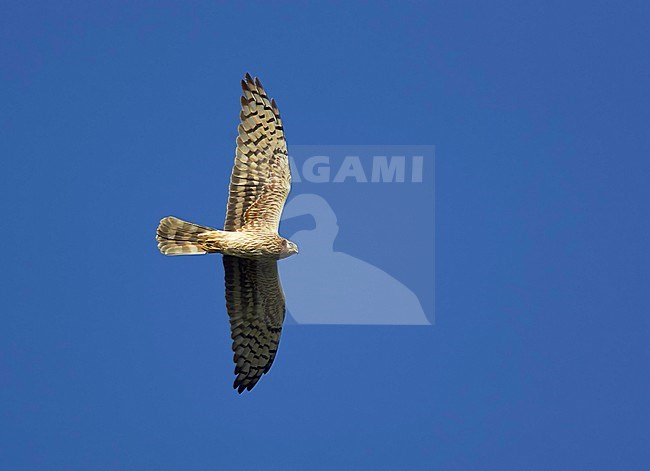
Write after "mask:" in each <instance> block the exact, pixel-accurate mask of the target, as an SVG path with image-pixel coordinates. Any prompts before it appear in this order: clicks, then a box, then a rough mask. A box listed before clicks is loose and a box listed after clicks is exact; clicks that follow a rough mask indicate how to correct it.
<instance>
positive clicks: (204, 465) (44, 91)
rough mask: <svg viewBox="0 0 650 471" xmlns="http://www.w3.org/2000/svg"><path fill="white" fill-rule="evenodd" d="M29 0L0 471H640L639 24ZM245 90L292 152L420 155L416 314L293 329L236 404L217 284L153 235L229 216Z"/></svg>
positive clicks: (6, 6)
mask: <svg viewBox="0 0 650 471" xmlns="http://www.w3.org/2000/svg"><path fill="white" fill-rule="evenodd" d="M24 3H25V2H3V5H2V7H0V81H1V86H0V129H2V138H1V139H0V156H1V158H2V160H1V162H2V172H0V191H1V192H2V197H1V198H0V210H1V214H2V216H3V218H2V223H0V227H1V228H2V232H3V234H4V240H5V245H4V246H5V250H4V251H3V256H2V260H3V262H2V265H3V270H2V275H0V276H1V280H0V281H1V283H0V307H1V316H0V349H1V350H0V384H1V387H0V468H2V469H25V470H26V469H39V470H40V469H66V470H70V469H80V470H113V469H138V470H140V469H157V470H163V469H170V470H173V469H224V468H231V467H235V466H236V467H237V468H238V469H294V468H297V469H391V470H392V469H414V470H415V469H440V470H466V469H498V470H504V469H516V470H520V469H527V470H537V469H539V470H546V469H589V470H596V469H606V470H609V469H626V470H635V469H639V470H640V469H647V466H648V462H649V461H650V456H649V452H648V447H647V437H648V428H649V427H648V426H649V422H650V421H649V417H648V400H647V398H648V397H649V393H650V391H649V388H648V386H649V384H650V381H649V379H648V360H649V358H648V356H649V355H648V354H649V351H648V334H649V333H650V332H649V331H650V325H649V322H648V312H649V311H650V309H649V304H650V303H649V300H650V299H649V297H650V296H649V295H648V285H649V282H650V277H649V272H648V264H649V263H650V257H649V251H648V240H649V236H650V224H649V218H648V210H649V209H650V208H649V207H648V201H650V191H649V190H648V179H649V177H650V164H649V163H648V155H650V139H649V137H648V124H649V123H650V119H649V118H650V116H649V114H650V112H649V110H650V106H649V104H650V103H649V99H648V77H649V76H650V65H649V62H648V55H647V51H648V49H649V48H650V41H649V39H650V34H649V33H648V28H647V22H648V21H647V20H648V17H649V14H650V10H649V8H648V6H647V3H645V2H626V3H625V4H624V5H623V6H621V5H620V4H615V3H614V2H609V3H608V2H570V4H567V2H519V3H516V4H515V3H514V2H507V3H506V2H480V3H479V2H474V3H466V2H446V3H444V4H443V3H433V2H431V3H427V4H420V3H408V4H404V3H402V4H397V3H394V4H384V3H378V4H374V5H369V4H361V3H353V2H346V3H337V4H329V5H316V4H305V5H298V4H295V5H290V4H283V5H282V4H278V5H274V6H268V5H264V4H263V3H256V2H246V3H245V4H238V5H237V6H233V5H230V6H228V5H221V4H219V3H217V2H192V3H191V5H190V4H186V3H181V2H177V3H164V2H137V4H134V3H133V2H129V3H126V2H125V3H120V2H111V5H102V6H100V5H98V4H96V3H90V2H59V3H57V4H56V5H54V4H52V3H48V4H45V3H43V4H39V3H37V2H32V3H30V4H29V5H26V4H24ZM246 71H249V72H251V73H252V74H254V75H257V76H259V77H261V78H262V79H263V83H264V84H265V86H266V87H267V89H269V91H270V93H271V95H273V96H274V97H276V98H277V100H278V104H279V106H280V109H281V112H282V115H283V119H284V124H285V127H286V130H287V136H288V140H289V146H291V144H292V143H293V144H305V145H337V144H374V145H381V144H384V145H408V144H434V145H435V146H436V190H435V196H436V200H435V207H436V229H435V245H436V268H435V274H436V281H435V291H436V295H435V299H436V301H435V303H436V305H435V307H436V323H435V325H434V326H432V327H407V326H401V327H400V326H397V327H386V326H382V327H380V326H375V327H367V326H366V327H363V326H298V325H291V326H287V328H286V329H285V332H284V335H283V339H282V343H281V347H280V352H279V355H278V359H277V362H276V364H275V365H274V367H273V369H272V370H271V372H270V374H269V375H267V377H265V378H263V379H262V381H261V382H260V384H259V385H258V387H257V388H256V389H255V390H254V391H253V392H252V393H251V394H248V395H243V396H238V395H237V394H235V393H234V392H233V390H232V389H231V382H232V379H233V377H232V365H231V355H230V350H229V348H230V340H229V333H228V330H227V321H226V314H225V310H224V302H223V288H222V276H223V274H222V268H221V265H220V263H219V262H218V260H217V258H216V257H213V258H208V257H202V258H189V259H173V260H171V259H168V258H165V257H163V256H161V255H160V254H159V253H158V252H157V249H156V247H155V243H154V241H153V234H154V230H155V226H156V224H157V221H158V220H159V218H161V217H163V216H165V215H167V214H175V215H178V216H182V217H184V218H187V219H189V220H194V221H197V222H200V223H203V224H209V225H215V226H219V225H220V224H221V221H222V220H223V214H224V209H225V187H226V183H227V179H228V175H229V172H230V166H231V164H232V158H233V152H234V151H233V148H234V139H235V136H236V124H237V114H238V108H239V102H238V94H239V88H238V87H239V85H238V82H239V80H240V79H241V77H242V76H243V74H244V73H245V72H246ZM400 204H403V202H400ZM398 210H399V208H396V207H390V206H387V208H386V211H387V212H389V211H393V212H395V211H398ZM343 235H345V234H343ZM433 240H434V234H431V241H432V242H433ZM369 243H372V240H371V241H368V240H366V239H365V238H361V237H355V236H354V234H351V233H349V234H347V235H345V237H344V239H342V241H341V246H342V249H345V251H346V252H349V253H358V252H362V251H363V250H365V249H367V247H368V244H369ZM395 263H397V262H395ZM419 269H420V266H419V265H413V266H412V270H416V271H417V270H419ZM431 288H432V289H433V282H432V286H431Z"/></svg>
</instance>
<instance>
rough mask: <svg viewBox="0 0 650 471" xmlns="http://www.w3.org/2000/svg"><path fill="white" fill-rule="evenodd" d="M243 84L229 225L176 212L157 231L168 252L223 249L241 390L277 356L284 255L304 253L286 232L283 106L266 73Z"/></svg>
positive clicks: (286, 163) (282, 307) (286, 164)
mask: <svg viewBox="0 0 650 471" xmlns="http://www.w3.org/2000/svg"><path fill="white" fill-rule="evenodd" d="M242 90H243V96H242V97H241V107H242V109H241V113H240V121H241V122H240V124H239V127H238V131H239V132H238V136H237V148H236V155H235V163H234V166H233V169H232V175H231V177H230V188H229V194H228V206H227V208H226V221H225V223H224V228H223V230H217V229H212V228H210V227H206V226H200V225H198V224H194V223H191V222H186V221H183V220H181V219H178V218H175V217H173V216H168V217H166V218H164V219H162V220H161V221H160V225H159V226H158V230H157V232H156V239H157V241H158V248H159V249H160V251H161V252H162V253H163V254H165V255H200V254H207V253H220V254H223V265H224V274H225V287H226V308H227V311H228V316H229V318H230V329H231V337H232V340H233V344H232V349H233V351H234V354H235V355H234V361H235V374H236V375H237V377H236V378H235V383H234V387H235V388H236V389H237V391H238V392H240V393H241V392H242V391H244V390H246V389H247V390H250V389H252V388H253V386H255V384H257V382H258V381H259V379H260V378H261V377H262V375H263V374H265V373H267V372H268V371H269V368H271V365H272V364H273V360H274V359H275V355H276V352H277V349H278V344H279V342H280V333H281V330H282V323H283V321H284V315H285V301H284V293H283V291H282V286H281V285H280V277H279V275H278V268H277V260H279V259H282V258H286V257H289V256H290V255H293V254H296V253H298V247H297V246H296V245H295V244H294V243H293V242H291V241H289V240H287V239H285V238H283V237H281V236H280V235H279V234H278V228H279V225H280V217H281V215H282V209H283V207H284V203H285V201H286V199H287V196H288V195H289V191H290V189H291V173H290V171H289V159H288V156H287V147H286V143H285V139H284V128H283V127H282V121H281V119H280V112H279V111H278V107H277V106H276V104H275V101H273V100H269V98H268V96H267V95H266V92H265V91H264V88H263V87H262V84H261V83H260V81H259V80H258V79H253V78H252V77H251V76H250V75H248V74H246V78H245V80H242Z"/></svg>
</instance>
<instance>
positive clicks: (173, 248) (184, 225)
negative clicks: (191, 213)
mask: <svg viewBox="0 0 650 471" xmlns="http://www.w3.org/2000/svg"><path fill="white" fill-rule="evenodd" d="M213 230H214V229H211V228H209V227H205V226H199V225H198V224H194V223H191V222H186V221H182V220H181V219H178V218H175V217H174V216H167V217H166V218H164V219H161V220H160V224H159V225H158V230H157V231H156V240H157V241H158V248H159V249H160V251H161V252H162V253H164V254H165V255H201V254H204V253H208V252H207V251H206V250H205V249H204V248H203V247H202V246H201V244H200V243H199V234H201V233H204V232H209V231H213Z"/></svg>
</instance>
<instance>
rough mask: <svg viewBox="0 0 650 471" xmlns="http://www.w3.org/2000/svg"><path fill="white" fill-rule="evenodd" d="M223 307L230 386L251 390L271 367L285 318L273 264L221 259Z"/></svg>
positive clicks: (279, 285)
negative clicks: (231, 367) (232, 375)
mask: <svg viewBox="0 0 650 471" xmlns="http://www.w3.org/2000/svg"><path fill="white" fill-rule="evenodd" d="M223 265H224V272H225V279H226V308H227V310H228V316H229V317H230V329H231V336H232V340H233V344H232V349H233V351H234V352H235V356H234V360H235V365H236V366H235V374H236V375H237V378H235V383H234V387H235V389H237V391H238V392H240V393H241V392H243V391H244V390H245V389H248V390H251V389H252V388H253V386H255V384H257V382H258V381H259V379H260V378H261V377H262V375H263V374H265V373H267V372H268V371H269V369H270V368H271V365H272V364H273V360H274V359H275V355H276V352H277V350H278V344H279V343H280V333H281V331H282V322H283V321H284V315H285V302H284V294H283V292H282V286H281V284H280V276H279V274H278V267H277V262H276V261H275V260H249V259H243V258H238V257H231V256H227V255H226V256H224V257H223Z"/></svg>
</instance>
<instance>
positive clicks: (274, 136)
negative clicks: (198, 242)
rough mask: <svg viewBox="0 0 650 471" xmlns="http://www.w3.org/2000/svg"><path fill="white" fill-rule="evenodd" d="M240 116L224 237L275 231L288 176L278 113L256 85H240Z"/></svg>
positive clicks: (247, 81)
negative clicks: (240, 231) (229, 232)
mask: <svg viewBox="0 0 650 471" xmlns="http://www.w3.org/2000/svg"><path fill="white" fill-rule="evenodd" d="M242 90H243V96H242V97H241V106H242V110H241V113H240V121H241V122H240V124H239V127H238V131H239V135H238V136H237V151H236V156H235V165H234V166H233V169H232V175H231V177H230V192H229V195H228V207H227V210H226V222H225V224H224V229H225V230H226V231H236V230H239V229H243V230H250V231H255V230H262V231H274V232H277V231H278V226H279V225H280V216H281V214H282V208H283V207H284V202H285V201H286V199H287V195H288V194H289V190H290V188H291V173H290V170H289V159H288V156H287V146H286V142H285V139H284V130H283V128H282V120H281V119H280V112H279V111H278V107H277V106H276V104H275V101H274V100H270V101H269V98H268V96H267V95H266V92H265V91H264V88H262V84H261V83H260V81H259V80H258V79H257V78H255V79H253V78H251V76H250V75H249V74H246V79H245V80H242Z"/></svg>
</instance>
